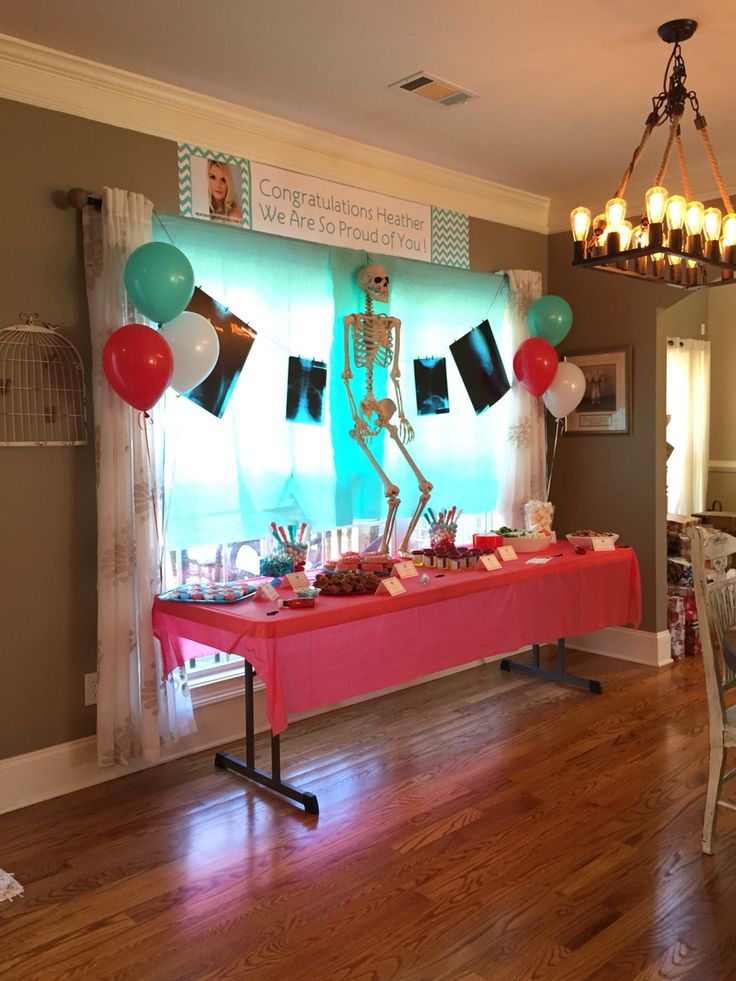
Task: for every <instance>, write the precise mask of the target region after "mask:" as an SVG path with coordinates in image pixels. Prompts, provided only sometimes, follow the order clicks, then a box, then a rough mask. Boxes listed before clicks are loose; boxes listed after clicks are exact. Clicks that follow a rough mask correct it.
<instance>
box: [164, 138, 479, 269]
mask: <svg viewBox="0 0 736 981" xmlns="http://www.w3.org/2000/svg"><path fill="white" fill-rule="evenodd" d="M179 211H180V213H181V214H182V215H186V216H187V217H191V218H201V219H203V220H205V221H220V222H226V223H228V224H234V225H238V226H240V227H242V228H248V229H251V230H253V231H256V232H266V233H268V234H271V235H284V236H287V237H289V238H298V239H303V240H306V241H309V242H322V243H323V244H325V245H338V246H342V247H346V248H351V249H364V250H365V251H367V252H382V253H384V254H386V255H397V256H403V257H405V258H408V259H419V260H421V261H423V262H434V263H438V264H440V265H444V266H456V267H459V268H461V269H468V268H470V246H469V220H468V216H467V215H464V214H461V213H460V212H457V211H448V210H447V209H445V208H435V207H434V206H430V205H424V204H417V203H416V202H413V201H404V200H402V199H400V198H394V197H390V196H387V195H382V194H375V193H373V192H372V191H363V190H361V189H359V188H354V187H348V186H347V185H345V184H338V183H337V182H335V181H329V180H322V179H321V178H319V177H308V176H306V175H305V174H297V173H294V172H293V171H290V170H283V169H281V168H279V167H270V166H268V165H266V164H260V163H256V162H255V161H251V160H245V159H243V158H242V157H233V156H231V155H229V154H223V153H218V152H216V151H213V150H206V149H204V148H202V147H197V146H190V145H188V144H186V143H180V144H179Z"/></svg>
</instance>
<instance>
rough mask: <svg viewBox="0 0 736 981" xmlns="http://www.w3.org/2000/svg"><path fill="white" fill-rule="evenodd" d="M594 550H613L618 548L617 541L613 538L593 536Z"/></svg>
mask: <svg viewBox="0 0 736 981" xmlns="http://www.w3.org/2000/svg"><path fill="white" fill-rule="evenodd" d="M590 541H591V543H592V545H593V551H594V552H613V551H615V549H616V543H615V542H614V540H613V539H612V538H591V539H590Z"/></svg>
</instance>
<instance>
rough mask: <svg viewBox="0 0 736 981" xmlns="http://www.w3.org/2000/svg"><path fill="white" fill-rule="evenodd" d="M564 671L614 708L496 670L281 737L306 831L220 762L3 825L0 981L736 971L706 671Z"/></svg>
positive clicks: (734, 896) (7, 819) (733, 906)
mask: <svg viewBox="0 0 736 981" xmlns="http://www.w3.org/2000/svg"><path fill="white" fill-rule="evenodd" d="M546 653H548V654H549V656H550V657H551V656H552V653H553V652H552V651H549V652H546ZM569 667H570V670H571V671H574V672H575V673H576V674H580V675H584V676H589V677H597V678H600V679H601V680H602V681H603V683H604V695H603V696H595V695H590V694H589V693H587V692H584V691H582V690H577V689H571V688H563V687H559V686H557V685H554V684H549V683H546V682H540V681H537V680H533V679H527V678H525V677H523V676H519V675H513V674H507V673H503V672H500V671H499V668H498V664H490V665H486V666H484V667H482V668H477V669H473V670H470V671H466V672H463V673H460V674H457V675H454V676H452V677H450V678H445V679H442V680H441V681H436V682H431V683H428V684H424V685H421V686H418V687H415V688H413V689H410V690H407V691H404V692H399V693H395V694H392V695H389V696H386V697H384V698H381V699H377V700H373V701H371V702H368V703H364V704H362V705H359V706H356V707H354V708H348V709H341V710H339V711H337V712H333V713H330V714H328V715H324V716H322V717H320V718H317V719H313V720H309V721H306V722H300V723H297V724H294V725H292V726H290V727H289V729H288V730H287V732H286V734H285V736H284V739H283V760H284V776H285V777H286V778H287V779H291V780H293V781H294V782H295V783H296V784H297V785H298V786H299V787H300V788H301V789H304V790H312V791H313V792H314V793H316V794H317V796H318V797H319V802H320V808H321V814H320V815H319V817H313V816H309V815H306V814H305V813H304V812H303V811H302V810H300V809H299V808H297V807H296V806H295V805H292V804H291V803H288V802H285V801H283V800H281V799H276V798H274V797H273V796H271V795H270V794H269V793H268V792H267V791H265V790H261V789H258V788H254V787H251V786H247V785H246V784H245V783H244V782H243V781H241V780H240V779H239V778H238V777H237V776H236V775H234V774H232V773H227V772H224V771H218V770H215V769H214V768H213V766H212V757H213V754H212V753H206V754H202V755H200V756H197V757H190V758H188V759H185V760H180V761H178V762H175V763H169V764H166V765H164V766H160V767H157V768H155V769H153V770H149V771H147V772H145V773H139V774H135V775H132V776H130V777H126V778H123V779H121V780H117V781H113V782H111V783H107V784H102V785H100V786H98V787H94V788H90V789H88V790H84V791H80V792H79V793H76V794H72V795H69V796H68V797H65V798H60V799H57V800H53V801H48V802H46V803H44V804H39V805H36V806H34V807H30V808H27V809H25V810H23V811H17V812H15V813H12V814H7V815H4V816H0V865H2V867H3V868H5V869H6V870H7V871H10V872H12V873H13V874H14V875H15V876H16V877H17V878H18V879H19V881H20V882H21V883H22V884H23V885H24V887H25V895H24V896H23V897H22V898H21V899H18V900H16V901H15V902H14V903H12V904H9V903H5V904H0V977H2V978H3V979H11V981H15V979H23V981H29V979H56V978H81V979H85V981H104V979H108V978H109V979H112V978H116V979H127V978H131V979H132V978H136V979H146V981H147V979H161V981H173V979H184V978H187V979H197V981H199V979H205V978H234V979H237V978H253V979H257V981H286V979H289V981H301V979H316V981H332V979H335V981H338V979H365V981H368V979H374V981H384V979H407V981H440V979H453V981H479V979H487V981H507V979H508V981H511V979H519V981H527V979H545V981H568V979H569V981H578V979H591V981H593V979H595V981H628V979H637V981H643V979H645V978H646V979H653V978H687V979H690V981H727V979H730V978H734V977H736V926H735V925H736V814H732V813H729V812H724V813H723V814H721V816H720V818H719V829H720V835H719V839H718V844H717V852H716V855H715V856H713V857H710V858H709V857H706V856H703V855H702V854H701V851H700V823H701V819H702V807H703V797H704V785H705V773H706V768H705V764H706V754H707V724H706V708H705V688H704V681H703V677H702V668H701V665H700V663H699V662H698V661H694V660H688V661H686V662H683V663H680V664H677V665H672V666H671V667H667V668H663V669H660V670H655V669H649V668H644V667H641V666H640V665H634V664H627V663H624V662H620V661H612V660H608V659H605V658H597V657H594V656H592V655H584V654H576V653H571V654H570V656H569ZM259 747H260V749H261V752H262V759H263V762H264V763H265V762H266V754H265V741H263V740H260V741H259ZM230 748H231V750H232V751H235V752H238V753H242V746H240V745H236V746H234V747H230Z"/></svg>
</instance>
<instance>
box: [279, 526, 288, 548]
mask: <svg viewBox="0 0 736 981" xmlns="http://www.w3.org/2000/svg"><path fill="white" fill-rule="evenodd" d="M279 534H280V535H281V537H282V538H283V540H284V545H288V544H289V539H288V538H287V537H286V532H285V531H284V528H283V525H279Z"/></svg>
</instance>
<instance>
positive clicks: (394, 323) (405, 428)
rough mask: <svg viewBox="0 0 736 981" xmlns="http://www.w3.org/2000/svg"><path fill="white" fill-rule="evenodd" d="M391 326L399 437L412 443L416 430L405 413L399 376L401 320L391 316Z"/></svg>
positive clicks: (392, 366) (392, 375) (392, 371)
mask: <svg viewBox="0 0 736 981" xmlns="http://www.w3.org/2000/svg"><path fill="white" fill-rule="evenodd" d="M390 326H391V327H392V328H393V330H394V335H395V337H396V345H395V348H394V360H393V364H392V365H391V381H392V382H393V384H394V391H395V393H396V409H397V411H398V413H399V438H400V439H401V442H402V443H411V441H412V440H413V439H414V430H413V429H412V427H411V425H410V424H409V420H408V419H407V418H406V415H405V414H404V399H403V397H402V395H401V386H400V385H399V378H401V371H400V370H399V349H400V347H401V321H400V320H397V319H396V317H392V318H391V324H390Z"/></svg>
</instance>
